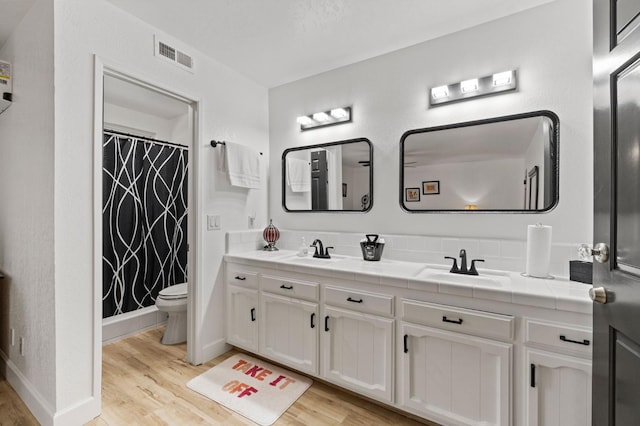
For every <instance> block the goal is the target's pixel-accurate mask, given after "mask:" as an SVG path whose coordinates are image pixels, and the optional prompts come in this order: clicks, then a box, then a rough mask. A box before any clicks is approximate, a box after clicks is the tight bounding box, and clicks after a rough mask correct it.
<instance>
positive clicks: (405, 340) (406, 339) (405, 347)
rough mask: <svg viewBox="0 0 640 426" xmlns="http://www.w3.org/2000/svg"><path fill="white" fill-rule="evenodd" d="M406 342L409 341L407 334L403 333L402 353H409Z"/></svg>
mask: <svg viewBox="0 0 640 426" xmlns="http://www.w3.org/2000/svg"><path fill="white" fill-rule="evenodd" d="M408 343H409V335H408V334H405V335H404V353H405V354H407V353H409V345H408Z"/></svg>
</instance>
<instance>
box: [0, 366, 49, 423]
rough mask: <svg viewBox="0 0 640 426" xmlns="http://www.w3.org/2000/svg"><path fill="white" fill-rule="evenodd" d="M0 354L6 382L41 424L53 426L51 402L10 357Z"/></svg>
mask: <svg viewBox="0 0 640 426" xmlns="http://www.w3.org/2000/svg"><path fill="white" fill-rule="evenodd" d="M0 355H2V362H3V364H4V365H3V370H4V372H5V377H6V379H7V382H9V384H10V385H11V387H12V388H13V390H14V391H16V393H17V394H18V396H19V397H20V399H22V401H23V402H24V403H25V405H26V406H27V408H28V409H29V411H31V414H33V416H34V417H35V418H36V420H37V421H38V423H40V424H41V425H42V426H54V421H53V417H54V414H53V413H54V408H53V407H52V406H51V404H49V403H48V402H47V401H46V400H45V399H44V397H43V396H42V395H41V394H40V393H39V392H38V391H37V390H36V389H35V387H34V386H33V384H32V383H31V382H30V381H29V380H28V379H27V378H26V377H25V376H24V374H22V372H21V371H20V370H19V369H18V367H17V366H16V365H15V364H14V363H13V362H12V361H11V360H10V359H6V358H5V357H4V354H0Z"/></svg>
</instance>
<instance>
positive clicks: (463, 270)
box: [444, 249, 484, 275]
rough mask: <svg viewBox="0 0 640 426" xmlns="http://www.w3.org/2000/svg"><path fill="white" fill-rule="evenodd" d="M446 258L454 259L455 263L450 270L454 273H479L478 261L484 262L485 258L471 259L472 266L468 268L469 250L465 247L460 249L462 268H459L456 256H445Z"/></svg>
mask: <svg viewBox="0 0 640 426" xmlns="http://www.w3.org/2000/svg"><path fill="white" fill-rule="evenodd" d="M444 258H445V259H451V260H453V265H452V266H451V270H450V271H449V272H451V273H452V274H463V275H478V271H477V270H476V262H484V259H473V260H472V261H471V267H470V268H469V269H467V251H466V250H465V249H462V250H460V268H458V259H456V258H455V257H451V256H445V257H444Z"/></svg>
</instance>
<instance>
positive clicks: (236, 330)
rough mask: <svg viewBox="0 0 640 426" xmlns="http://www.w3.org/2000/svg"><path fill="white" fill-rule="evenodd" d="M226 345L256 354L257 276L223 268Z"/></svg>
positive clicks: (245, 270) (237, 268) (235, 267)
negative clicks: (225, 282)
mask: <svg viewBox="0 0 640 426" xmlns="http://www.w3.org/2000/svg"><path fill="white" fill-rule="evenodd" d="M226 275H227V342H228V343H230V344H232V345H235V346H238V347H240V348H242V349H246V350H249V351H257V350H258V273H257V272H256V271H255V270H253V269H251V268H246V267H243V266H241V265H231V264H229V265H227V271H226Z"/></svg>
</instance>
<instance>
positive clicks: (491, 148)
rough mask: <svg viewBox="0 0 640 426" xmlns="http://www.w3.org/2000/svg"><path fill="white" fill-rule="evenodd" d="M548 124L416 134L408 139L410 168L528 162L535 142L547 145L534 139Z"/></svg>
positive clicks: (533, 121)
mask: <svg viewBox="0 0 640 426" xmlns="http://www.w3.org/2000/svg"><path fill="white" fill-rule="evenodd" d="M544 122H547V123H548V122H549V120H548V119H547V118H544V117H529V118H524V119H518V120H510V121H498V122H494V123H488V124H484V125H482V126H467V127H456V128H449V129H445V130H439V131H431V132H424V133H414V134H412V135H409V136H408V137H407V138H406V139H405V144H404V153H405V162H406V166H407V167H415V162H418V163H419V165H428V164H443V163H464V162H470V161H488V160H496V159H506V158H524V156H525V153H526V152H527V149H528V148H529V145H531V143H532V142H533V141H535V142H541V143H544V141H543V140H541V139H540V138H538V139H535V140H534V139H533V137H534V135H535V134H536V131H537V130H538V129H539V128H540V126H541V125H542V123H544Z"/></svg>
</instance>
